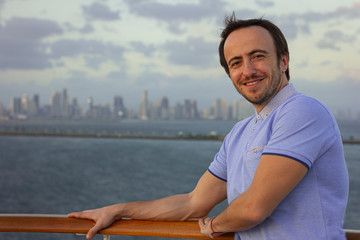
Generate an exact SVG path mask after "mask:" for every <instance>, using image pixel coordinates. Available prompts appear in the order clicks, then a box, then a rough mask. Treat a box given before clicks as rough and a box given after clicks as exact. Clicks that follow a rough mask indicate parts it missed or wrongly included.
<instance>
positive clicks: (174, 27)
mask: <svg viewBox="0 0 360 240" xmlns="http://www.w3.org/2000/svg"><path fill="white" fill-rule="evenodd" d="M125 2H126V3H127V4H128V7H129V9H130V11H131V12H132V13H134V14H136V15H139V16H141V17H146V18H151V19H155V20H158V21H160V22H161V23H166V24H167V25H168V28H169V30H170V31H171V32H173V33H177V34H179V33H182V32H183V30H182V29H181V26H180V25H181V24H183V23H186V22H196V21H200V20H202V19H204V18H207V17H211V18H213V17H215V18H216V16H218V15H219V13H221V12H224V5H225V3H224V2H223V1H221V0H217V1H207V0H200V2H199V3H193V4H188V3H178V4H166V3H162V2H153V1H133V0H126V1H125Z"/></svg>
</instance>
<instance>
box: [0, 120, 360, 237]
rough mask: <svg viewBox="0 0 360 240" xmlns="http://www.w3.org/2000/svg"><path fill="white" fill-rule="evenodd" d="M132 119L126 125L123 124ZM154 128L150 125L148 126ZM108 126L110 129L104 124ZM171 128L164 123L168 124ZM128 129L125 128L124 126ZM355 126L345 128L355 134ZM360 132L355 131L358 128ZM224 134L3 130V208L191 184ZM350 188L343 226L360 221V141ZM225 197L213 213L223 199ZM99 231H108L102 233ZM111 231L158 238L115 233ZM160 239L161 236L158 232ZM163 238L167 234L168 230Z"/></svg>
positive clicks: (222, 128) (222, 127)
mask: <svg viewBox="0 0 360 240" xmlns="http://www.w3.org/2000/svg"><path fill="white" fill-rule="evenodd" d="M14 124H15V123H6V124H2V126H1V124H0V126H1V127H14V126H15V127H18V128H24V131H27V129H28V128H29V127H31V128H34V127H41V126H46V127H47V128H49V129H50V128H57V129H59V128H60V129H62V128H63V129H67V130H68V129H69V128H71V127H73V128H74V129H75V128H76V126H77V125H78V126H77V127H79V125H81V126H82V127H83V128H84V129H90V130H91V131H93V129H97V130H99V131H110V130H114V131H116V129H117V128H118V129H120V130H121V129H124V131H133V132H134V133H135V132H137V133H138V134H140V132H142V133H144V132H146V131H149V132H150V133H153V132H157V133H158V134H159V133H160V134H169V135H171V134H175V135H176V134H178V132H179V131H182V132H185V133H192V134H198V133H200V134H208V133H210V132H211V131H216V132H217V133H218V134H219V135H221V134H226V132H228V131H229V130H230V128H231V127H232V125H233V123H232V122H201V121H199V122H146V123H145V125H146V126H147V127H144V122H136V121H135V122H133V121H130V122H127V123H126V122H125V123H121V122H120V123H87V124H88V125H86V124H85V127H84V123H70V122H68V123H64V124H65V125H66V126H64V125H62V124H61V123H60V122H58V123H56V125H54V123H44V122H41V123H36V122H33V123H31V122H27V123H21V124H22V125H21V126H20V125H14ZM122 124H124V125H127V126H123V125H122ZM150 128H151V129H150ZM104 129H106V130H104ZM164 129H165V130H164ZM121 131H122V130H121ZM354 132H355V133H356V132H357V131H354V128H353V130H352V131H350V132H344V135H345V134H346V135H349V136H354ZM355 137H356V138H357V136H356V135H355ZM220 145H221V142H220V141H186V140H175V141H166V140H144V139H102V138H93V139H89V138H86V139H84V138H67V137H25V136H0V189H1V191H0V213H44V214H67V213H69V212H72V211H81V210H85V209H92V208H98V207H102V206H105V205H109V204H114V203H119V202H127V201H137V200H145V199H147V200H148V199H155V198H160V197H164V196H168V195H172V194H178V193H186V192H189V191H191V190H192V189H193V188H194V187H195V184H196V182H197V180H198V178H199V177H200V176H201V175H202V174H203V173H204V172H205V171H206V169H207V167H208V166H209V164H210V162H211V161H212V159H213V156H214V154H216V152H217V151H218V149H219V147H220ZM344 149H345V155H346V161H347V164H348V168H349V174H350V196H349V204H348V209H347V214H346V221H345V228H354V229H360V204H359V199H360V174H359V173H360V159H359V158H360V157H359V156H360V145H345V146H344ZM225 205H226V204H221V205H220V206H219V207H218V208H216V209H215V210H214V211H213V213H212V214H216V213H218V212H219V211H221V209H223V208H224V207H225ZM0 239H2V240H10V239H11V240H23V239H39V240H42V239H48V240H49V239H50V240H51V239H54V240H56V239H85V237H84V236H76V235H73V234H45V233H0ZM96 239H102V238H101V237H100V236H98V237H97V238H96ZM111 239H156V238H144V237H124V236H112V237H111ZM160 239H161V238H160ZM162 239H164V238H162Z"/></svg>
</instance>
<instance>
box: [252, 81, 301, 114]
mask: <svg viewBox="0 0 360 240" xmlns="http://www.w3.org/2000/svg"><path fill="white" fill-rule="evenodd" d="M295 93H296V90H295V88H294V86H293V85H292V84H291V83H290V84H288V85H286V86H285V87H284V88H283V89H281V90H280V92H278V94H276V96H275V97H274V98H273V99H271V101H270V102H269V103H268V104H267V105H266V106H265V107H264V108H263V109H262V110H261V112H260V113H256V117H255V121H257V120H258V119H260V118H263V119H266V118H267V117H268V116H269V115H270V113H271V112H272V111H273V110H274V109H275V108H277V107H278V106H280V105H281V104H282V103H283V102H285V101H286V99H288V98H289V97H291V96H292V95H294V94H295Z"/></svg>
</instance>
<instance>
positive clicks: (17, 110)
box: [10, 98, 21, 116]
mask: <svg viewBox="0 0 360 240" xmlns="http://www.w3.org/2000/svg"><path fill="white" fill-rule="evenodd" d="M10 114H11V115H12V116H15V115H19V114H21V98H12V99H11V102H10Z"/></svg>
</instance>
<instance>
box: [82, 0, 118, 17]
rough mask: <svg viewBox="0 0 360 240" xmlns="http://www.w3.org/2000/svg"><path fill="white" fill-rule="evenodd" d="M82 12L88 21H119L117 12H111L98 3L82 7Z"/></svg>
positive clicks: (105, 6)
mask: <svg viewBox="0 0 360 240" xmlns="http://www.w3.org/2000/svg"><path fill="white" fill-rule="evenodd" d="M82 10H83V13H84V14H85V16H87V17H88V18H89V19H90V20H104V21H114V20H118V19H120V16H119V11H111V10H110V8H109V7H108V6H107V5H105V4H102V3H98V2H94V3H93V4H91V5H88V6H83V7H82Z"/></svg>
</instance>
